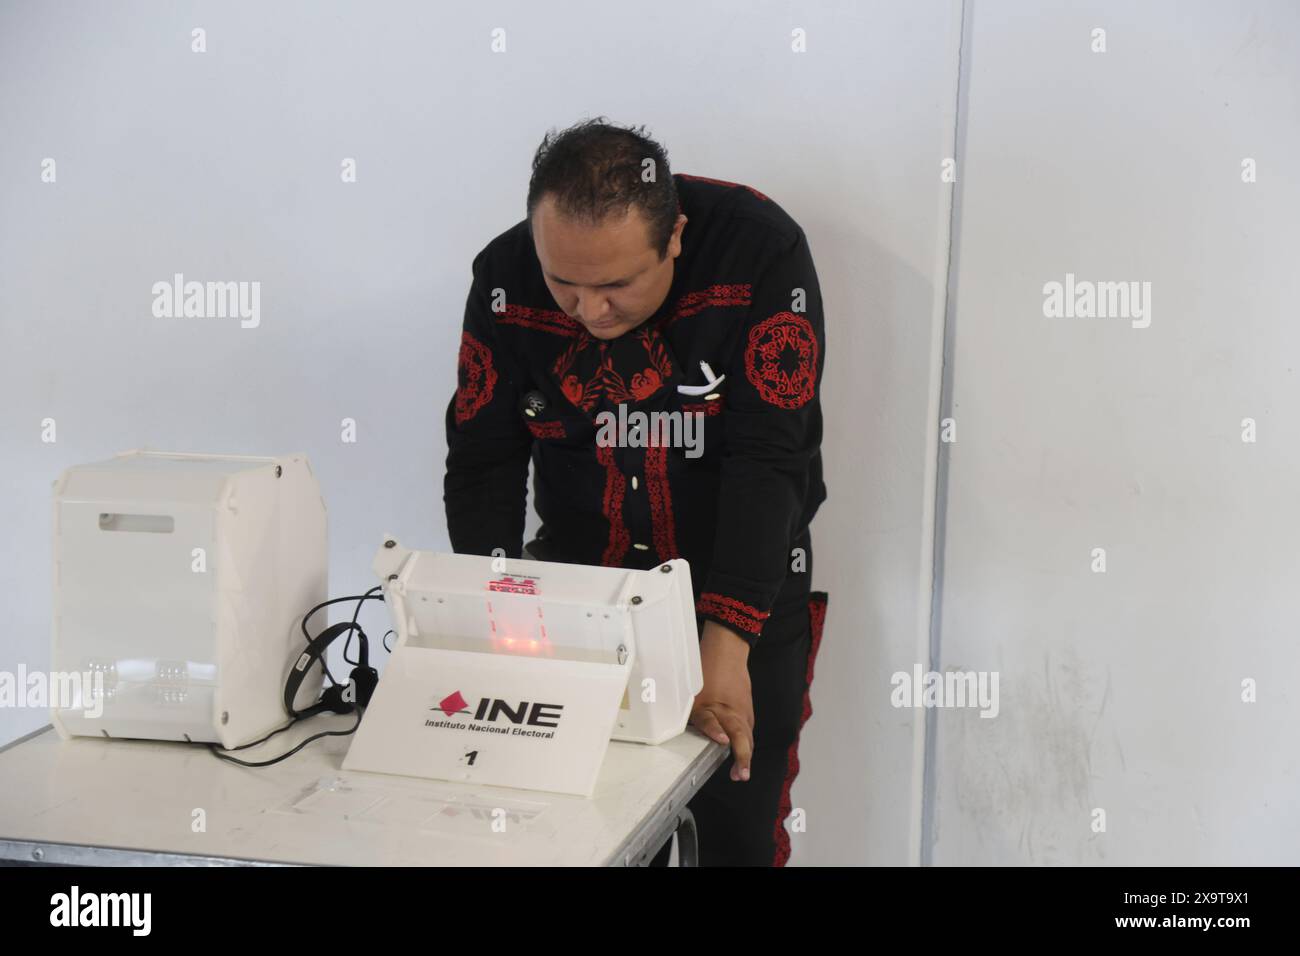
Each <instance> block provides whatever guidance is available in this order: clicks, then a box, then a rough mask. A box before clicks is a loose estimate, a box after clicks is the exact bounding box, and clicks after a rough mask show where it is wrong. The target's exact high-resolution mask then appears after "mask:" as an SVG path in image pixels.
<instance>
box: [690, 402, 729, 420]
mask: <svg viewBox="0 0 1300 956" xmlns="http://www.w3.org/2000/svg"><path fill="white" fill-rule="evenodd" d="M682 411H683V412H684V413H685V414H687V415H693V414H697V413H698V414H700V415H704V416H706V417H708V418H712V417H713V416H714V415H721V414H722V402H719V401H712V402H683V403H682Z"/></svg>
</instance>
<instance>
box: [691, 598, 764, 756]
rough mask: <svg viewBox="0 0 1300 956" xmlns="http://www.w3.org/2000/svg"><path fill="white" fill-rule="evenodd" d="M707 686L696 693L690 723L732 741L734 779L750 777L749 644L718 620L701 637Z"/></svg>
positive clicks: (719, 739) (721, 740)
mask: <svg viewBox="0 0 1300 956" xmlns="http://www.w3.org/2000/svg"><path fill="white" fill-rule="evenodd" d="M700 663H701V665H702V666H703V669H704V687H703V689H701V690H700V692H699V693H698V694H696V695H695V704H694V705H693V706H692V707H691V723H692V724H694V725H695V726H696V728H697V729H698V730H699V731H700V733H702V734H704V735H705V736H707V737H712V738H713V739H714V740H716V741H717V742H718V743H721V744H725V743H730V744H731V753H732V756H733V757H734V758H735V759H734V760H733V761H732V764H731V779H732V780H748V779H749V761H750V758H751V757H752V756H753V753H754V698H753V692H752V691H751V689H750V685H749V644H748V643H746V641H745V639H744V638H743V637H741V636H740V635H739V634H737V633H736V632H735V631H733V630H731V628H728V627H723V626H722V625H721V624H718V623H717V622H716V621H706V622H705V623H704V633H703V634H702V635H701V636H700Z"/></svg>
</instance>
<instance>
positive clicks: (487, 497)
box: [443, 253, 533, 558]
mask: <svg viewBox="0 0 1300 956" xmlns="http://www.w3.org/2000/svg"><path fill="white" fill-rule="evenodd" d="M484 258H485V257H484V254H483V253H480V254H479V255H478V257H477V258H475V260H474V267H473V271H474V281H473V284H472V286H471V287H470V292H469V298H468V301H467V302H466V303H465V321H464V325H463V327H462V331H461V339H460V352H459V354H458V357H457V385H456V394H455V395H454V396H453V397H452V400H451V402H450V404H449V405H448V406H447V414H446V429H447V474H446V477H445V479H444V481H443V502H444V504H445V505H446V509H447V533H448V535H449V536H450V537H451V547H452V550H453V551H455V552H457V553H458V554H484V555H486V554H491V553H492V552H493V549H495V548H501V549H502V550H503V551H504V553H505V556H506V557H508V558H518V557H520V556H521V555H522V552H523V543H524V519H525V516H526V510H527V504H528V459H529V455H530V453H531V450H532V443H533V437H532V435H531V433H530V432H529V431H528V428H527V427H526V426H525V424H524V422H523V419H522V418H521V417H520V413H519V384H518V382H517V381H516V378H515V376H516V372H515V364H514V360H513V358H512V357H511V356H510V355H509V354H508V353H507V352H506V350H505V347H504V346H503V345H502V344H501V343H500V342H499V340H498V338H497V323H496V317H495V315H494V314H493V312H492V310H491V307H490V298H489V289H488V287H487V282H486V280H485V278H484V275H483V271H484V269H485V268H486V266H485V263H484Z"/></svg>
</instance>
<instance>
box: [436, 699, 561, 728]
mask: <svg viewBox="0 0 1300 956" xmlns="http://www.w3.org/2000/svg"><path fill="white" fill-rule="evenodd" d="M429 709H430V710H440V711H442V712H443V713H444V714H446V715H447V716H448V717H455V716H458V715H460V714H469V715H470V720H471V721H475V720H479V721H484V722H486V723H500V722H501V721H502V719H503V718H504V720H505V721H506V722H508V723H510V724H514V725H517V726H525V725H526V726H529V727H546V728H555V727H558V726H559V725H560V712H561V711H562V710H564V705H563V704H543V703H541V702H535V701H534V702H530V701H526V700H520V701H512V700H502V699H501V698H499V697H481V698H479V702H478V706H477V707H476V708H475V709H474V711H473V713H470V709H469V702H468V701H467V700H465V697H464V696H463V695H462V694H461V692H460V691H455V692H454V693H451V694H448V695H447V696H446V697H444V698H443V699H442V700H440V701H438V703H437V704H436V705H435V706H433V707H430V708H429ZM425 725H426V726H446V724H445V723H444V722H442V721H426V722H425Z"/></svg>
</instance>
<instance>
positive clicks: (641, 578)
mask: <svg viewBox="0 0 1300 956" xmlns="http://www.w3.org/2000/svg"><path fill="white" fill-rule="evenodd" d="M374 568H375V572H376V573H377V574H378V575H379V578H380V580H381V581H382V582H383V586H384V597H385V600H386V601H387V602H388V604H389V606H390V608H391V611H392V615H393V622H394V629H395V631H396V633H397V639H396V640H395V641H394V647H393V654H392V657H391V658H390V659H389V661H388V663H387V665H386V666H385V668H384V673H383V676H382V677H381V678H380V681H379V686H378V688H377V689H376V691H375V695H374V697H373V698H372V699H371V701H370V705H369V707H367V709H366V713H365V716H364V717H363V718H362V721H361V726H360V728H359V729H358V731H357V735H356V740H355V741H354V743H353V744H352V747H351V748H350V749H349V751H348V755H347V759H346V760H345V761H344V767H345V768H346V769H351V770H368V771H374V772H380V773H391V774H403V775H408V776H417V777H433V778H438V779H443V780H456V781H474V782H478V783H486V784H495V785H499V786H507V787H518V788H522V789H533V790H551V791H557V792H562V793H576V794H582V795H584V796H586V795H590V793H591V789H592V786H593V785H594V783H595V779H596V774H597V772H598V771H599V769H600V764H601V760H602V758H603V757H604V754H605V750H606V748H607V746H608V743H609V740H610V738H611V737H613V738H615V739H619V740H630V741H639V742H642V743H648V744H658V743H662V742H663V741H665V740H668V739H670V738H672V737H674V736H676V735H677V734H680V733H681V732H682V730H684V729H685V727H686V722H687V720H688V718H689V717H690V710H691V704H692V702H693V700H694V697H695V695H696V694H697V693H699V690H700V688H701V687H702V686H703V673H702V671H701V668H700V649H699V637H698V633H697V629H696V623H695V611H694V606H693V598H692V590H691V578H690V566H689V564H688V563H687V562H686V561H684V560H681V559H677V560H674V561H669V562H667V563H666V564H663V565H660V566H658V567H656V568H652V569H650V570H648V571H638V570H626V569H621V568H604V567H592V566H588V565H570V564H559V563H555V562H541V561H528V560H523V559H506V558H491V557H481V556H477V555H460V554H439V553H434V552H429V551H412V550H409V549H406V548H403V547H402V546H401V545H400V544H398V542H397V541H396V539H394V538H393V537H391V536H389V537H388V538H387V539H386V541H385V543H384V546H383V547H381V548H380V549H379V553H378V555H377V556H376V558H375V563H374Z"/></svg>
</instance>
